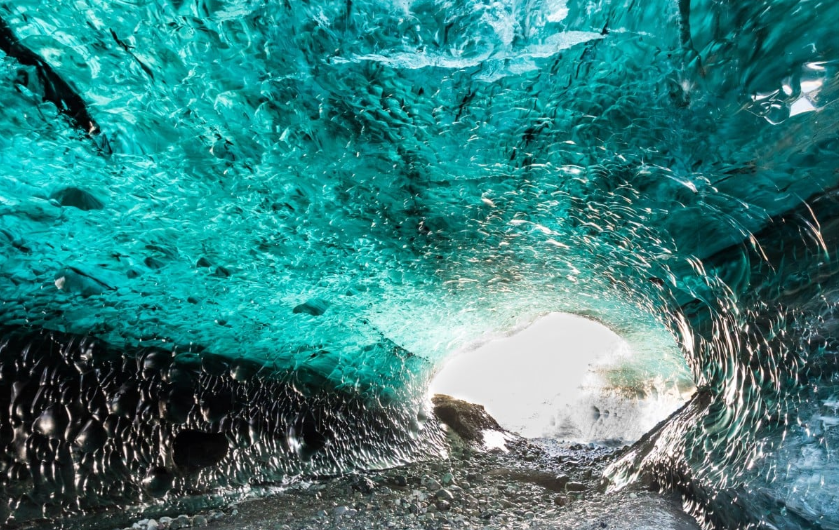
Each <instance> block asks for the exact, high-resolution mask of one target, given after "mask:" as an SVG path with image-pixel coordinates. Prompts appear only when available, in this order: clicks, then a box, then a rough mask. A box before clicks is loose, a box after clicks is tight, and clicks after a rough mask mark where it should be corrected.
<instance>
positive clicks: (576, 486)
mask: <svg viewBox="0 0 839 530" xmlns="http://www.w3.org/2000/svg"><path fill="white" fill-rule="evenodd" d="M565 489H566V491H586V490H587V489H588V486H586V485H585V484H583V483H582V482H569V483H568V484H566V485H565Z"/></svg>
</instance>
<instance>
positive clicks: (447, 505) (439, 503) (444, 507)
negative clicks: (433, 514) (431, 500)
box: [436, 500, 452, 512]
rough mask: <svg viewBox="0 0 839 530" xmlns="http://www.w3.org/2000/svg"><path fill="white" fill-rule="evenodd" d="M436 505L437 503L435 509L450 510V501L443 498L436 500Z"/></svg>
mask: <svg viewBox="0 0 839 530" xmlns="http://www.w3.org/2000/svg"><path fill="white" fill-rule="evenodd" d="M436 505H437V509H438V510H440V511H441V512H447V511H449V510H451V508H452V505H451V503H449V502H448V501H445V500H439V501H437V503H436Z"/></svg>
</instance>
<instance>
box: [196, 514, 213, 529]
mask: <svg viewBox="0 0 839 530" xmlns="http://www.w3.org/2000/svg"><path fill="white" fill-rule="evenodd" d="M208 524H210V523H209V521H208V520H207V518H206V517H204V516H203V515H196V516H195V517H193V518H192V526H197V527H199V528H201V527H204V526H207V525H208Z"/></svg>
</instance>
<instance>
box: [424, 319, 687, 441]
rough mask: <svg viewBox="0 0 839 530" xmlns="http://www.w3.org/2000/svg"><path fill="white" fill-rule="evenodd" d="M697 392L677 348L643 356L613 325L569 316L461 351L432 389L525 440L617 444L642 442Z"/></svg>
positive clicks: (431, 386) (450, 361) (453, 356)
mask: <svg viewBox="0 0 839 530" xmlns="http://www.w3.org/2000/svg"><path fill="white" fill-rule="evenodd" d="M634 340H637V338H635V339H634ZM639 349H641V348H639ZM665 350H666V349H665ZM656 356H660V358H656ZM693 390H694V388H693V384H692V381H691V378H690V374H689V372H688V370H687V367H686V366H685V364H684V359H683V358H681V357H680V356H679V354H678V350H677V348H675V344H674V347H673V348H672V351H661V352H657V351H655V350H654V351H653V353H652V354H651V353H650V352H648V351H647V352H639V353H638V354H636V352H634V351H633V348H632V347H631V345H630V342H629V341H627V340H625V339H624V338H622V337H621V336H619V335H617V334H616V333H615V332H613V331H612V330H610V329H609V328H607V327H606V326H604V325H602V324H600V323H598V322H595V321H593V320H589V319H586V318H583V317H580V316H577V315H572V314H568V313H551V314H548V315H546V316H543V317H541V318H538V319H537V320H535V321H534V322H533V323H532V324H531V325H529V326H528V327H526V328H525V329H523V330H522V331H519V332H517V333H515V334H512V335H509V336H507V337H504V338H501V339H495V340H491V341H489V342H485V343H483V344H481V345H479V346H477V347H471V348H466V349H464V350H461V351H460V352H458V353H456V354H454V355H452V356H451V358H450V360H449V361H448V362H446V363H445V364H444V365H443V366H442V368H441V369H440V370H439V371H438V372H437V374H436V375H435V376H434V378H433V379H432V381H431V384H430V392H431V394H448V395H450V396H453V397H455V398H458V399H463V400H466V401H470V402H473V403H478V404H481V405H484V406H485V407H486V410H487V412H489V413H490V414H491V415H492V416H493V417H495V419H496V420H497V421H498V422H499V424H500V425H501V426H503V427H504V428H506V429H508V430H510V431H513V432H517V433H519V434H521V435H522V436H525V437H528V438H554V439H559V440H570V441H578V442H598V443H609V444H623V443H631V442H633V441H635V440H637V439H639V438H640V437H641V436H642V435H643V434H644V433H646V432H647V431H649V430H650V429H652V428H653V427H654V426H655V425H656V424H657V423H658V422H659V421H661V420H663V419H664V418H666V417H667V416H668V415H669V414H671V413H672V412H673V411H675V410H676V409H678V408H679V407H680V406H681V405H682V404H684V403H685V402H686V401H687V399H688V398H689V396H690V395H691V394H692V393H693Z"/></svg>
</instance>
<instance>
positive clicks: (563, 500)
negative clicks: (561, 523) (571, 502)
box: [554, 495, 568, 506]
mask: <svg viewBox="0 0 839 530" xmlns="http://www.w3.org/2000/svg"><path fill="white" fill-rule="evenodd" d="M554 504H556V505H557V506H566V505H567V504H568V497H566V496H565V495H557V496H556V497H554Z"/></svg>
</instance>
